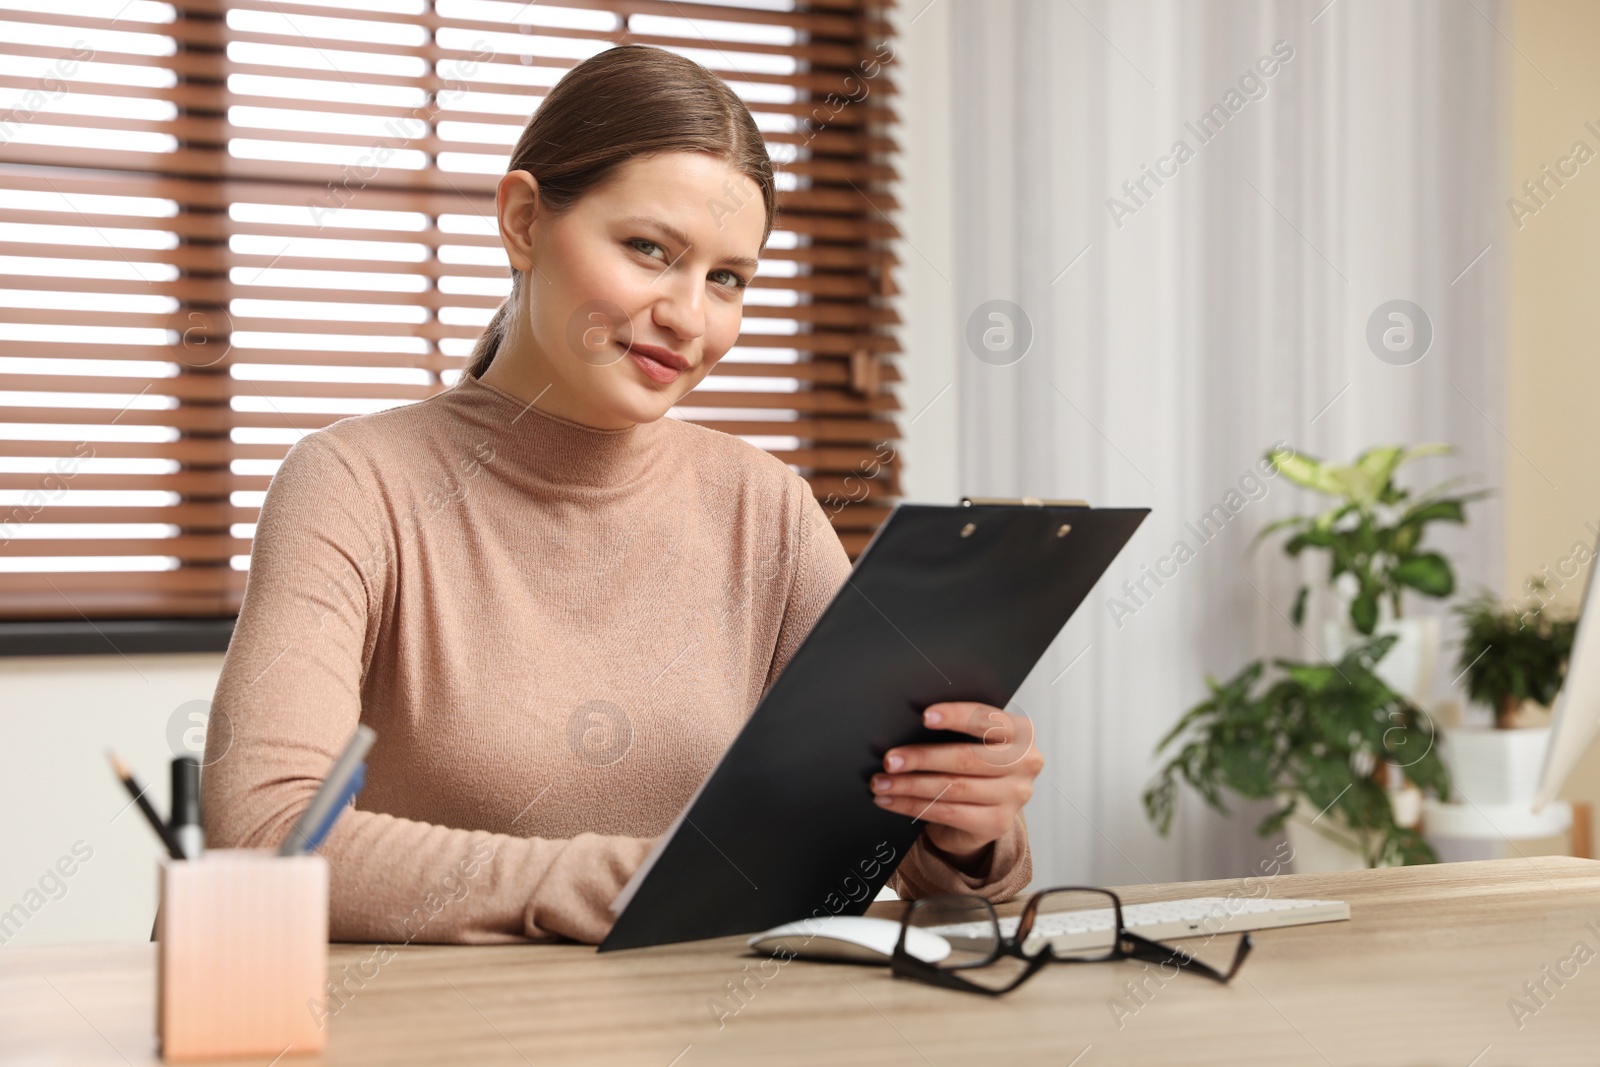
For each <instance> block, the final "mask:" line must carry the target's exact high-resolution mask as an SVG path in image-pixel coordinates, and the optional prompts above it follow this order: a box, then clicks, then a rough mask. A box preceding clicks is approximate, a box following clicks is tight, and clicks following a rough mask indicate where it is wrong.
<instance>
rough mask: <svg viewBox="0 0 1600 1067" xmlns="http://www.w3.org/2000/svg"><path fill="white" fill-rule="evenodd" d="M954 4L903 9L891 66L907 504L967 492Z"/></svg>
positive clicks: (920, 4)
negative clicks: (962, 461) (962, 482)
mask: <svg viewBox="0 0 1600 1067" xmlns="http://www.w3.org/2000/svg"><path fill="white" fill-rule="evenodd" d="M925 4H926V6H924V5H925ZM951 11H952V5H950V4H947V3H941V2H939V0H934V2H933V3H931V4H927V3H926V0H922V2H915V3H912V4H908V5H904V6H902V7H900V8H897V9H896V14H897V16H898V17H897V18H896V20H895V22H896V25H897V28H898V30H899V40H898V42H897V43H896V45H895V57H896V64H895V68H894V69H893V70H892V72H891V76H892V77H893V78H894V79H895V82H896V85H897V87H898V88H899V90H900V92H899V95H898V96H896V97H894V98H893V103H894V106H895V107H896V108H897V109H898V110H899V114H900V130H899V133H898V135H897V136H898V140H899V143H900V148H901V152H900V155H899V157H898V158H897V159H896V160H895V161H894V162H895V166H896V168H897V170H898V172H899V173H900V175H901V179H902V180H901V181H900V183H899V186H898V188H897V189H896V190H895V192H896V195H897V196H898V197H899V199H900V205H901V210H900V213H899V215H898V217H897V219H896V223H897V225H898V227H899V230H900V236H901V240H900V241H899V242H897V245H896V249H895V251H896V254H897V255H898V256H899V257H900V267H899V269H898V270H897V271H896V272H895V277H896V278H897V279H898V281H899V283H900V289H901V296H900V299H899V300H898V301H896V306H897V310H898V311H899V313H900V317H901V319H902V320H903V322H904V325H903V327H902V328H901V329H900V331H899V334H900V343H901V345H902V346H903V348H904V351H903V352H902V353H901V355H900V357H899V361H898V365H899V368H900V374H901V376H902V378H903V381H902V382H901V384H900V387H899V388H898V390H897V392H898V394H899V397H900V408H901V410H900V413H899V415H898V421H899V423H900V431H901V434H902V435H903V444H902V447H901V454H902V458H903V461H904V469H903V474H902V478H901V492H902V495H903V498H904V499H905V500H906V501H907V502H916V503H923V504H954V503H955V502H956V500H957V497H958V495H959V493H960V489H959V486H958V484H957V448H958V438H957V432H956V416H957V414H958V412H959V411H960V408H959V407H958V406H957V402H956V390H955V380H956V353H957V341H958V339H959V337H960V336H961V332H960V327H959V324H958V323H957V321H956V305H955V300H954V292H953V289H952V285H951V280H952V279H953V278H954V276H955V267H954V257H955V226H954V216H953V211H954V201H953V200H952V193H951V169H950V158H951V153H952V147H951V143H950V137H951V115H952V111H953V108H952V101H951V98H950V93H951V84H952V83H951V79H950V23H951ZM913 20H914V21H913Z"/></svg>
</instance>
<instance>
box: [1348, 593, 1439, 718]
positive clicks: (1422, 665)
mask: <svg viewBox="0 0 1600 1067" xmlns="http://www.w3.org/2000/svg"><path fill="white" fill-rule="evenodd" d="M1389 634H1394V635H1395V636H1396V637H1398V638H1399V640H1397V641H1396V642H1395V643H1394V645H1393V646H1392V647H1391V648H1390V649H1389V653H1388V655H1386V656H1384V657H1383V658H1382V659H1381V660H1379V661H1378V664H1377V666H1376V667H1375V668H1374V671H1375V673H1376V674H1377V675H1378V677H1379V678H1382V679H1383V680H1384V683H1385V684H1386V685H1388V687H1389V688H1390V689H1393V690H1394V691H1395V692H1396V693H1399V694H1400V695H1401V696H1404V697H1407V698H1408V699H1410V700H1411V702H1412V703H1414V704H1416V705H1418V706H1420V707H1426V706H1427V704H1428V702H1429V698H1430V696H1431V695H1432V692H1433V679H1434V675H1435V673H1436V672H1437V670H1438V666H1439V620H1438V618H1437V617H1435V616H1431V615H1427V616H1422V617H1419V618H1415V619H1389V618H1383V619H1380V620H1379V622H1378V625H1377V627H1376V629H1375V630H1374V631H1373V634H1372V636H1373V637H1384V636H1387V635H1389ZM1323 635H1324V639H1325V641H1326V643H1327V646H1328V647H1327V656H1328V659H1330V660H1338V659H1341V658H1343V656H1344V654H1345V652H1346V651H1348V650H1349V649H1350V648H1351V647H1353V646H1354V645H1357V644H1360V643H1362V642H1363V641H1366V640H1370V639H1369V638H1367V637H1366V636H1365V635H1364V634H1358V633H1356V631H1355V629H1354V628H1353V627H1352V626H1351V625H1350V623H1349V621H1348V620H1340V621H1333V620H1330V621H1329V622H1328V623H1327V624H1326V625H1325V626H1324V628H1323Z"/></svg>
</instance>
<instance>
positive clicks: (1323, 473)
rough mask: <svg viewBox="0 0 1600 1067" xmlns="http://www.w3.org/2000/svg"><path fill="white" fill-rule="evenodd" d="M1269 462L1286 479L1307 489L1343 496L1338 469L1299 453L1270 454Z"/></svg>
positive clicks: (1328, 494)
mask: <svg viewBox="0 0 1600 1067" xmlns="http://www.w3.org/2000/svg"><path fill="white" fill-rule="evenodd" d="M1267 460H1268V461H1269V462H1270V463H1271V464H1272V465H1273V466H1274V467H1276V468H1277V469H1278V471H1279V473H1281V474H1282V475H1283V476H1284V477H1286V478H1288V479H1289V480H1290V481H1291V482H1293V483H1294V484H1296V485H1298V486H1301V487H1302V488H1305V489H1314V490H1316V491H1317V492H1319V493H1324V494H1326V495H1327V496H1343V495H1344V485H1343V483H1342V482H1341V480H1340V478H1339V476H1338V473H1337V471H1338V468H1337V467H1335V466H1333V465H1332V464H1326V463H1323V462H1321V461H1320V460H1316V459H1312V458H1311V457H1310V456H1306V455H1302V454H1300V453H1298V452H1294V453H1290V452H1268V453H1267Z"/></svg>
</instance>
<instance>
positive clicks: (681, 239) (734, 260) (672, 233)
mask: <svg viewBox="0 0 1600 1067" xmlns="http://www.w3.org/2000/svg"><path fill="white" fill-rule="evenodd" d="M623 221H624V222H638V223H643V224H644V225H646V226H654V227H655V228H656V229H658V230H660V231H661V232H662V233H664V234H666V235H667V236H668V237H670V238H671V239H672V240H674V241H676V242H678V243H679V244H680V245H683V246H684V250H685V251H687V250H688V249H690V248H692V247H693V246H694V242H693V241H691V240H689V235H688V234H686V233H684V232H683V231H682V230H680V229H678V228H677V227H676V226H673V225H671V224H670V223H665V222H662V221H661V220H660V219H657V218H651V217H650V216H649V215H629V216H628V217H627V218H626V219H624V220H623ZM721 262H722V263H723V264H725V265H727V266H732V267H745V268H748V269H749V270H752V271H753V270H755V269H756V268H757V267H758V266H760V264H759V263H758V262H757V261H756V260H753V259H751V258H750V257H749V256H724V257H723V259H722V261H721Z"/></svg>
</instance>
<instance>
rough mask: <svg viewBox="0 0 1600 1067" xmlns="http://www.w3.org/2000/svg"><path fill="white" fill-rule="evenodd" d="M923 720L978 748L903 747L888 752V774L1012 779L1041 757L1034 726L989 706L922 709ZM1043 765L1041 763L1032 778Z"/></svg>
mask: <svg viewBox="0 0 1600 1067" xmlns="http://www.w3.org/2000/svg"><path fill="white" fill-rule="evenodd" d="M922 721H923V723H924V724H926V725H927V726H929V727H932V728H934V729H942V730H950V731H953V732H956V733H963V734H966V735H968V736H969V737H973V738H976V739H977V742H978V743H976V744H973V743H967V744H957V743H950V744H938V745H902V746H900V747H899V748H892V749H890V750H889V751H888V752H886V753H884V769H885V770H888V771H891V772H897V771H924V770H926V771H945V772H949V773H954V774H982V775H994V774H1008V773H1013V772H1014V771H1015V770H1016V769H1018V768H1017V765H1018V764H1020V763H1022V762H1023V761H1024V760H1026V759H1028V758H1030V754H1031V753H1034V752H1037V749H1035V748H1034V747H1033V722H1032V720H1030V719H1028V718H1027V717H1026V716H1024V715H1013V714H1011V713H1009V712H1007V711H1004V710H1002V709H1000V708H997V707H994V706H993V705H991V704H980V703H975V702H973V701H946V702H943V703H939V704H930V705H928V706H927V707H926V708H924V709H923V714H922ZM1043 766H1044V763H1043V760H1042V759H1041V760H1040V761H1039V767H1038V768H1035V769H1034V771H1033V773H1035V774H1037V773H1038V770H1039V768H1042V767H1043Z"/></svg>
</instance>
